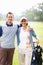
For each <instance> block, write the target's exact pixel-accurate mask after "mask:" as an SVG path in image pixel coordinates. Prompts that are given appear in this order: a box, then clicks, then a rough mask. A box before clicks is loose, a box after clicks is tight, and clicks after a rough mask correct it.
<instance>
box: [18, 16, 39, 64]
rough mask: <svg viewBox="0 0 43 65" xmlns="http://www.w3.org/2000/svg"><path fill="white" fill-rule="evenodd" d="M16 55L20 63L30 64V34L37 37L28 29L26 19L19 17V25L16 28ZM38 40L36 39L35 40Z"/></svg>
mask: <svg viewBox="0 0 43 65" xmlns="http://www.w3.org/2000/svg"><path fill="white" fill-rule="evenodd" d="M18 33H19V34H18V36H19V38H18V43H19V46H18V55H19V63H20V65H30V64H31V58H32V51H33V50H32V48H33V43H32V36H34V37H35V38H36V39H37V36H36V34H35V32H34V31H33V30H30V26H28V22H27V19H26V18H25V17H22V18H21V27H20V28H19V29H18ZM37 42H38V41H37Z"/></svg>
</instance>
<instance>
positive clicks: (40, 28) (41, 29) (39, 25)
mask: <svg viewBox="0 0 43 65" xmlns="http://www.w3.org/2000/svg"><path fill="white" fill-rule="evenodd" d="M3 23H4V22H3V21H0V25H1V24H3ZM29 24H30V25H31V26H32V27H33V29H34V30H35V32H36V33H37V35H38V37H39V39H40V45H41V46H42V48H43V22H29ZM16 43H17V40H16V39H15V44H16ZM12 65H19V60H18V47H17V46H16V49H15V52H14V56H13V63H12Z"/></svg>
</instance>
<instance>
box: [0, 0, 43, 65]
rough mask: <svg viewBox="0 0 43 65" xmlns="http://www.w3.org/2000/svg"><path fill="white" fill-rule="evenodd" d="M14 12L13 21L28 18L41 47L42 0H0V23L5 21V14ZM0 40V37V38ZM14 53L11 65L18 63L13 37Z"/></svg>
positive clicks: (42, 33)
mask: <svg viewBox="0 0 43 65" xmlns="http://www.w3.org/2000/svg"><path fill="white" fill-rule="evenodd" d="M8 12H12V13H13V14H14V23H16V24H19V23H20V18H21V17H23V16H24V17H26V18H27V19H28V24H29V25H30V26H32V27H33V29H34V30H35V32H36V33H37V35H38V37H39V39H40V43H39V44H40V46H41V47H42V48H43V0H0V25H2V24H4V23H5V22H6V14H7V13H8ZM0 41H1V38H0ZM15 45H16V49H15V52H14V53H15V54H14V57H13V63H12V65H19V60H18V47H17V39H16V38H15Z"/></svg>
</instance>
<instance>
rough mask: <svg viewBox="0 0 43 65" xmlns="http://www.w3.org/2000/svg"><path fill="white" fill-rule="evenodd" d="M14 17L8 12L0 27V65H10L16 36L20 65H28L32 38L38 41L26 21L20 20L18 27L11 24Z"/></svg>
mask: <svg viewBox="0 0 43 65" xmlns="http://www.w3.org/2000/svg"><path fill="white" fill-rule="evenodd" d="M13 18H14V15H13V13H12V12H8V13H7V15H6V24H5V25H3V26H0V37H2V40H1V46H0V65H12V59H13V54H14V50H15V46H14V39H15V35H17V43H18V55H19V62H20V65H30V64H31V57H32V51H33V49H34V44H33V40H32V36H34V37H35V38H36V42H37V43H38V42H39V40H38V38H37V36H36V34H35V32H34V30H33V29H32V28H31V27H30V26H28V22H27V19H26V18H25V17H24V18H21V20H20V25H16V24H13Z"/></svg>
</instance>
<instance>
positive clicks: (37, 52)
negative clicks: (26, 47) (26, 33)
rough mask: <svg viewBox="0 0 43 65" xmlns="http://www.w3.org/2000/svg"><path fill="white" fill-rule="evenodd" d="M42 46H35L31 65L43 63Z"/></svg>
mask: <svg viewBox="0 0 43 65" xmlns="http://www.w3.org/2000/svg"><path fill="white" fill-rule="evenodd" d="M42 52H43V50H42V48H41V46H38V45H37V46H36V47H35V48H34V51H33V54H32V60H31V65H42Z"/></svg>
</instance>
